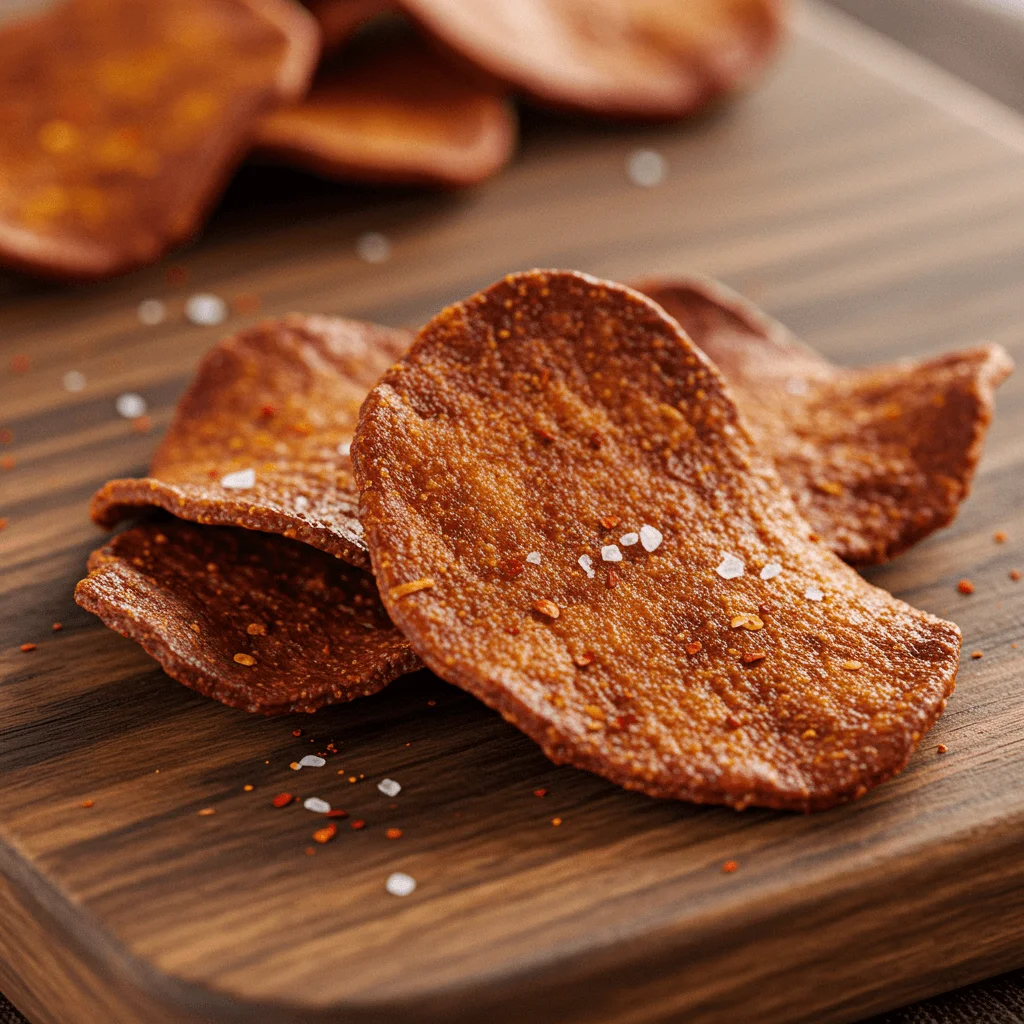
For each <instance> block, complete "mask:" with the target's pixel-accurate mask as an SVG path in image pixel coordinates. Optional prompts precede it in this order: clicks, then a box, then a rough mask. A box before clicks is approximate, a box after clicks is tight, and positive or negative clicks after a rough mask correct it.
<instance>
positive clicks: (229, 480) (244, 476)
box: [220, 469, 256, 491]
mask: <svg viewBox="0 0 1024 1024" xmlns="http://www.w3.org/2000/svg"><path fill="white" fill-rule="evenodd" d="M220 485H221V487H226V488H228V490H231V491H245V490H248V489H249V488H250V487H255V486H256V470H255V469H238V470H235V472H234V473H225V474H224V476H222V477H221V478H220Z"/></svg>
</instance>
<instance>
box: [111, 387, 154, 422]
mask: <svg viewBox="0 0 1024 1024" xmlns="http://www.w3.org/2000/svg"><path fill="white" fill-rule="evenodd" d="M114 408H116V409H117V412H118V415H120V416H123V417H124V418H125V419H126V420H137V419H138V418H139V417H140V416H145V415H146V409H148V408H149V406H147V405H146V400H145V399H144V398H143V397H142V395H137V394H135V392H134V391H126V392H125V393H124V394H123V395H118V396H117V400H116V401H115V402H114Z"/></svg>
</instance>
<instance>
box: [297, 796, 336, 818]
mask: <svg viewBox="0 0 1024 1024" xmlns="http://www.w3.org/2000/svg"><path fill="white" fill-rule="evenodd" d="M302 806H303V807H305V808H306V810H307V811H312V812H313V813H314V814H326V813H327V812H328V811H329V810H330V809H331V805H330V804H329V803H328V802H327V801H326V800H321V799H320V797H318V796H310V797H307V798H306V799H305V800H303V801H302Z"/></svg>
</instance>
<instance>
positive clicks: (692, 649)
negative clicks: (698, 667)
mask: <svg viewBox="0 0 1024 1024" xmlns="http://www.w3.org/2000/svg"><path fill="white" fill-rule="evenodd" d="M703 649H704V645H703V644H702V643H701V642H700V641H699V640H694V641H693V642H692V643H689V644H687V645H686V653H687V654H697V653H699V652H700V651H702V650H703Z"/></svg>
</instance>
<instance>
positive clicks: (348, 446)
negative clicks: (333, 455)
mask: <svg viewBox="0 0 1024 1024" xmlns="http://www.w3.org/2000/svg"><path fill="white" fill-rule="evenodd" d="M338 454H339V455H351V454H352V442H351V441H342V442H341V444H339V445H338Z"/></svg>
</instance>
